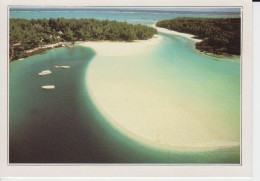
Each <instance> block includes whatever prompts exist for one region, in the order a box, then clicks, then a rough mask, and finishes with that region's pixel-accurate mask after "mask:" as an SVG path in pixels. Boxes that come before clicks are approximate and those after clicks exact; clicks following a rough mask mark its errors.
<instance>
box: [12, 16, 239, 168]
mask: <svg viewBox="0 0 260 181" xmlns="http://www.w3.org/2000/svg"><path fill="white" fill-rule="evenodd" d="M236 16H238V15H237V14H235V13H234V14H230V13H223V14H221V13H212V14H210V13H198V12H196V13H192V12H189V13H187V12H185V13H181V12H178V13H165V12H158V11H156V12H128V11H127V12H123V11H10V18H18V17H19V18H27V19H31V18H51V17H52V18H56V17H65V18H96V19H110V20H118V21H127V22H130V23H142V24H145V25H149V26H151V25H152V24H155V23H156V21H158V20H162V19H171V18H174V17H236ZM159 35H160V36H162V37H163V39H162V41H161V42H160V44H158V45H156V46H155V47H154V48H153V50H151V51H149V52H147V54H145V55H142V54H141V55H139V56H134V57H131V56H129V57H102V56H99V55H96V53H95V52H94V50H92V49H91V48H87V47H82V46H74V47H73V48H72V49H69V48H65V47H62V48H56V49H52V50H49V51H47V52H46V53H44V54H39V55H34V56H31V57H28V58H25V59H24V60H22V61H13V62H11V63H10V65H9V69H10V70H9V161H10V163H210V164H213V163H226V164H228V163H240V149H239V148H225V149H224V148H223V149H217V150H211V151H198V150H197V151H190V150H174V149H168V148H165V147H163V146H160V145H154V144H149V143H146V142H143V141H140V140H138V139H137V138H135V137H131V136H129V135H128V134H125V133H124V132H123V131H122V130H120V129H118V128H117V127H116V126H114V125H113V124H111V121H110V120H109V117H106V116H105V115H104V114H103V112H102V111H100V110H99V108H98V106H97V103H96V102H95V101H94V99H93V97H92V96H91V92H90V90H89V89H88V85H86V82H87V79H88V75H89V72H88V71H91V67H92V66H95V62H100V61H98V60H102V59H104V58H106V62H103V63H104V66H106V67H110V68H118V70H119V72H117V74H119V75H120V74H122V75H124V76H125V77H127V76H131V77H133V71H134V70H141V71H142V72H141V73H139V74H136V75H135V77H134V80H140V81H141V80H145V81H146V82H153V83H154V85H158V87H160V89H165V90H167V91H166V92H167V93H168V94H169V93H170V92H171V91H174V94H175V95H177V96H178V98H179V99H180V100H184V101H185V103H188V102H198V103H205V104H204V105H200V104H198V107H199V106H204V107H203V109H202V110H203V111H205V113H207V112H210V111H212V112H213V113H214V114H213V113H212V112H211V113H212V114H211V116H212V115H213V116H212V117H211V118H210V119H212V120H213V122H214V123H215V124H212V127H215V131H216V132H218V131H220V132H223V133H225V134H230V135H231V137H232V139H233V140H234V141H239V140H240V57H239V56H229V57H212V56H208V55H205V54H202V53H200V52H198V51H197V50H195V47H194V41H192V40H189V39H187V38H184V37H180V36H176V35H168V34H163V33H159ZM121 59H123V63H122V61H121ZM101 63H102V61H101ZM55 65H70V66H71V67H72V68H70V69H55V68H54V66H55ZM140 67H142V69H140ZM46 69H49V70H51V71H53V73H52V74H50V75H47V76H43V77H40V76H38V73H39V72H41V71H42V70H46ZM138 76H139V77H138ZM109 77H113V71H111V74H110V75H108V76H107V78H108V80H110V79H109ZM111 81H112V79H111ZM48 84H54V85H55V86H56V89H55V90H51V91H45V90H42V89H41V88H40V87H41V86H42V85H48ZM110 85H111V87H112V86H113V82H111V84H110ZM108 88H109V87H108ZM187 95H191V96H190V97H189V96H188V97H187ZM169 96H170V94H169ZM177 114H178V112H177V111H176V116H177Z"/></svg>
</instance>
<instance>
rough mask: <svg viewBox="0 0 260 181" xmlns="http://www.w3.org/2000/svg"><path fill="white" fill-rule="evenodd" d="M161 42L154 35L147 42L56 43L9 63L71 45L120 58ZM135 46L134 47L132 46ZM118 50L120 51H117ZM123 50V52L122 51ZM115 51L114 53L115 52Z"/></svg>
mask: <svg viewBox="0 0 260 181" xmlns="http://www.w3.org/2000/svg"><path fill="white" fill-rule="evenodd" d="M161 40H162V37H161V36H159V35H157V34H155V35H154V36H153V37H152V38H150V39H148V40H134V41H132V42H127V41H109V40H99V41H75V42H74V43H73V42H57V43H51V44H46V45H40V46H38V47H36V48H34V49H29V50H26V51H25V56H23V57H19V58H18V59H14V60H11V59H10V61H16V60H19V59H20V58H26V57H30V56H33V55H37V54H42V53H44V52H46V51H47V50H50V49H54V48H59V47H68V48H72V47H73V45H80V46H86V47H89V48H92V49H94V50H95V51H96V52H99V54H100V55H104V56H122V55H130V54H133V52H135V53H140V52H142V51H144V50H146V49H147V48H149V47H152V46H153V45H156V44H158V43H159V42H160V41H161ZM133 45H135V46H133ZM117 50H120V51H117ZM122 50H123V51H122ZM115 51H116V52H115Z"/></svg>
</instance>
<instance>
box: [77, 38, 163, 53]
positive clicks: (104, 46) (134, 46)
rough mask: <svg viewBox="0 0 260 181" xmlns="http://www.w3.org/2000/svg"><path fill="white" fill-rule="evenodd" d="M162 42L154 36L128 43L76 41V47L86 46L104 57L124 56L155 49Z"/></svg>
mask: <svg viewBox="0 0 260 181" xmlns="http://www.w3.org/2000/svg"><path fill="white" fill-rule="evenodd" d="M161 40H162V37H161V36H159V35H154V36H153V37H152V38H150V39H148V40H134V41H132V42H126V41H76V42H75V45H81V46H86V47H89V48H92V49H94V50H95V51H96V53H97V54H98V55H102V56H124V55H132V54H135V53H142V52H144V51H145V50H147V49H149V48H151V47H153V46H154V45H156V44H158V43H159V42H160V41H161Z"/></svg>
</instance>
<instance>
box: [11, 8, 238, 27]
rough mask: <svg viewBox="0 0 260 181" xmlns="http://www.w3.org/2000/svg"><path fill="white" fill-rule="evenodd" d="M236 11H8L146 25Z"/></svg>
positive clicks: (24, 15)
mask: <svg viewBox="0 0 260 181" xmlns="http://www.w3.org/2000/svg"><path fill="white" fill-rule="evenodd" d="M238 16H239V14H238V13H233V15H230V14H228V13H224V12H223V14H221V13H212V14H210V13H201V14H198V13H196V14H193V13H192V12H191V13H188V12H185V13H182V12H175V13H165V12H161V13H158V12H118V11H10V18H26V19H32V18H34V19H37V18H48V19H49V18H59V17H64V18H95V19H109V20H117V21H126V22H129V23H135V24H138V23H141V24H146V25H152V24H155V23H156V22H157V21H158V20H164V19H172V18H176V17H216V18H217V17H222V18H226V17H238Z"/></svg>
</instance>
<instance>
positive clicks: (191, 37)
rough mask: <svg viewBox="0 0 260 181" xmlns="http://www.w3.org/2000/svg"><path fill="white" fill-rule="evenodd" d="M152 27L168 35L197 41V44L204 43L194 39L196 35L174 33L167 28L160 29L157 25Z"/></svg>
mask: <svg viewBox="0 0 260 181" xmlns="http://www.w3.org/2000/svg"><path fill="white" fill-rule="evenodd" d="M152 27H153V28H155V29H156V30H157V31H158V32H161V33H167V34H171V35H177V36H182V37H185V38H188V39H190V40H193V41H195V43H197V42H201V41H202V40H201V39H197V38H194V37H195V35H192V34H188V33H181V32H178V31H174V30H168V29H166V28H161V27H158V26H156V25H155V24H154V25H152Z"/></svg>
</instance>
